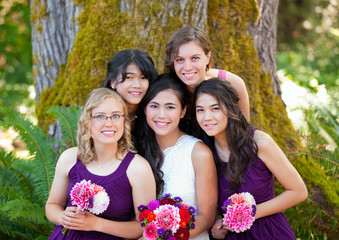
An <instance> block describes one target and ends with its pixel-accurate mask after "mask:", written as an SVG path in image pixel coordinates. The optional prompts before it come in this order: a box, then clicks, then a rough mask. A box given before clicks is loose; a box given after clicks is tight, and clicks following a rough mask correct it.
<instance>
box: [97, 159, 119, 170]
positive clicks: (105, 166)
mask: <svg viewBox="0 0 339 240" xmlns="http://www.w3.org/2000/svg"><path fill="white" fill-rule="evenodd" d="M115 159H116V158H113V160H111V161H109V162H108V163H105V164H99V163H98V162H97V161H95V160H93V162H94V163H95V164H96V165H97V166H98V168H99V169H101V168H107V167H109V166H110V165H111V163H113V162H114V161H115Z"/></svg>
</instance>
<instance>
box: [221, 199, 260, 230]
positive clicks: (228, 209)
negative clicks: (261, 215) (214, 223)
mask: <svg viewBox="0 0 339 240" xmlns="http://www.w3.org/2000/svg"><path fill="white" fill-rule="evenodd" d="M221 208H222V209H223V210H225V214H224V219H223V223H224V225H225V226H226V228H227V229H228V230H230V231H232V232H237V233H239V232H244V231H246V230H247V229H250V228H251V226H252V224H253V222H254V216H255V213H256V210H257V208H256V205H255V200H254V197H253V196H252V195H251V194H250V193H248V192H242V193H235V194H233V195H232V196H230V197H229V198H228V199H227V200H226V201H225V202H224V205H223V206H222V207H221Z"/></svg>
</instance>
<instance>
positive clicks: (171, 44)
mask: <svg viewBox="0 0 339 240" xmlns="http://www.w3.org/2000/svg"><path fill="white" fill-rule="evenodd" d="M189 42H195V43H197V44H198V45H199V46H200V47H201V48H202V49H203V51H204V53H205V54H206V55H207V54H208V53H209V52H211V51H212V44H211V41H210V40H209V38H208V36H207V34H206V33H205V32H204V31H203V30H202V29H201V28H198V27H196V26H186V27H183V28H181V29H179V30H178V31H176V32H175V33H173V34H172V36H171V37H170V38H169V40H168V41H167V43H166V56H165V60H164V72H166V73H175V70H174V59H175V58H176V57H177V55H178V52H179V48H180V46H181V45H183V44H185V43H189ZM211 66H212V56H211V58H210V61H209V63H208V64H207V66H206V70H208V69H209V68H211Z"/></svg>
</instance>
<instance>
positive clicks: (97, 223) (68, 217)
mask: <svg viewBox="0 0 339 240" xmlns="http://www.w3.org/2000/svg"><path fill="white" fill-rule="evenodd" d="M67 174H68V173H67ZM127 176H128V178H129V181H130V184H131V186H132V195H133V203H134V210H135V213H136V216H137V217H138V210H137V207H138V206H139V205H141V204H147V203H148V202H149V201H151V200H152V199H155V197H156V190H155V180H154V177H153V173H152V170H151V167H150V166H149V164H148V163H147V161H146V160H145V159H144V158H142V157H141V156H139V155H136V156H135V158H134V159H133V161H132V162H131V164H130V166H129V167H128V169H127ZM53 184H54V183H53ZM67 186H68V183H67V184H66V190H67ZM52 190H53V186H52ZM52 190H51V192H52ZM50 196H51V195H50ZM65 196H66V191H65V193H64V198H65ZM50 198H51V197H50ZM50 198H49V200H48V201H47V204H46V213H47V209H50V207H47V206H48V205H50V204H52V203H53V201H52V199H51V200H50ZM64 201H65V203H66V200H64ZM65 203H64V205H59V204H58V203H56V204H55V205H57V207H56V209H57V210H56V211H50V210H48V214H47V217H48V219H49V220H50V221H52V222H53V223H55V224H57V225H63V226H64V227H66V228H68V229H71V230H81V231H98V232H103V233H106V234H110V235H115V236H119V237H123V238H139V237H141V236H142V228H141V226H140V223H139V222H138V221H137V220H133V221H129V222H117V221H112V220H108V219H104V218H100V217H98V216H96V215H94V214H91V213H89V212H84V213H78V214H77V213H76V211H77V208H76V207H68V208H67V209H66V210H64V206H65V205H66V204H65ZM53 216H61V217H53Z"/></svg>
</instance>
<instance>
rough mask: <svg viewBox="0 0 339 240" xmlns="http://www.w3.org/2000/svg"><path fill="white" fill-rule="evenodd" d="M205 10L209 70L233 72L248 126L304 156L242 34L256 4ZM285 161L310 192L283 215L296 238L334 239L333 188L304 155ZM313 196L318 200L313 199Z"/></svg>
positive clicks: (216, 1) (216, 3)
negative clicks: (246, 102) (245, 101)
mask: <svg viewBox="0 0 339 240" xmlns="http://www.w3.org/2000/svg"><path fill="white" fill-rule="evenodd" d="M208 4H209V5H208V26H209V36H210V38H211V41H212V43H213V50H212V53H213V58H214V67H216V68H221V69H226V70H228V71H231V72H234V73H236V74H238V75H239V76H241V77H242V79H243V80H244V81H245V83H246V86H247V89H248V92H249V99H250V105H251V106H250V107H251V122H252V124H254V125H256V126H258V127H259V128H260V129H262V130H263V131H265V132H267V133H268V134H270V135H271V136H272V137H273V138H274V140H275V141H276V142H277V144H278V145H279V146H280V147H281V148H282V149H283V150H284V152H286V153H291V152H292V153H295V152H301V151H303V150H304V149H303V148H302V147H301V145H300V142H299V139H298V138H297V134H295V130H294V128H293V126H292V124H291V122H290V120H289V118H288V116H287V112H286V110H285V105H284V103H283V101H282V99H281V97H280V96H277V95H275V94H274V93H273V86H272V82H271V75H270V74H268V73H264V72H262V70H261V67H260V62H259V59H258V55H257V53H256V49H255V48H254V43H253V39H252V37H251V36H248V35H247V32H246V29H247V28H248V26H249V24H251V23H253V22H254V23H255V22H257V21H258V16H259V13H258V6H257V1H251V0H248V1H242V0H238V1H237V0H233V1H231V0H229V1H227V0H223V1H221V0H213V1H209V2H208ZM288 157H289V159H290V160H291V162H292V164H294V166H295V167H296V169H297V170H298V171H299V173H300V175H301V177H302V178H303V179H304V181H305V182H306V183H307V186H308V189H309V192H310V194H309V195H310V197H309V199H308V201H304V202H303V203H301V204H298V205H297V206H295V207H293V208H291V209H288V210H287V211H286V213H287V217H288V219H289V221H290V224H291V226H292V228H293V229H294V231H295V234H296V236H298V237H300V238H301V239H309V237H310V236H313V237H314V236H317V237H319V238H318V239H321V237H323V235H324V234H325V235H326V236H328V237H331V236H335V235H336V234H337V233H338V230H336V231H333V230H334V229H335V225H336V223H337V220H336V219H337V218H338V211H337V209H338V193H339V191H338V185H337V184H335V182H334V181H331V180H330V179H328V178H327V177H326V174H325V171H324V170H323V169H322V168H321V167H320V166H319V165H318V164H317V163H316V162H315V161H314V160H313V159H310V158H307V157H306V155H299V156H296V155H295V154H288ZM278 185H279V184H278ZM317 189H320V190H317ZM279 191H283V188H282V187H281V186H280V187H277V192H279ZM316 191H317V196H315V194H312V193H313V192H316ZM316 198H320V199H321V198H323V199H324V201H323V202H322V203H318V202H316ZM321 204H328V207H327V208H326V209H325V208H323V207H322V205H321ZM329 212H333V215H329V214H330V213H329ZM296 216H297V217H296ZM324 216H325V217H326V219H325V220H323V217H324ZM333 226H334V227H333ZM315 239H317V238H315ZM329 239H330V238H329Z"/></svg>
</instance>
